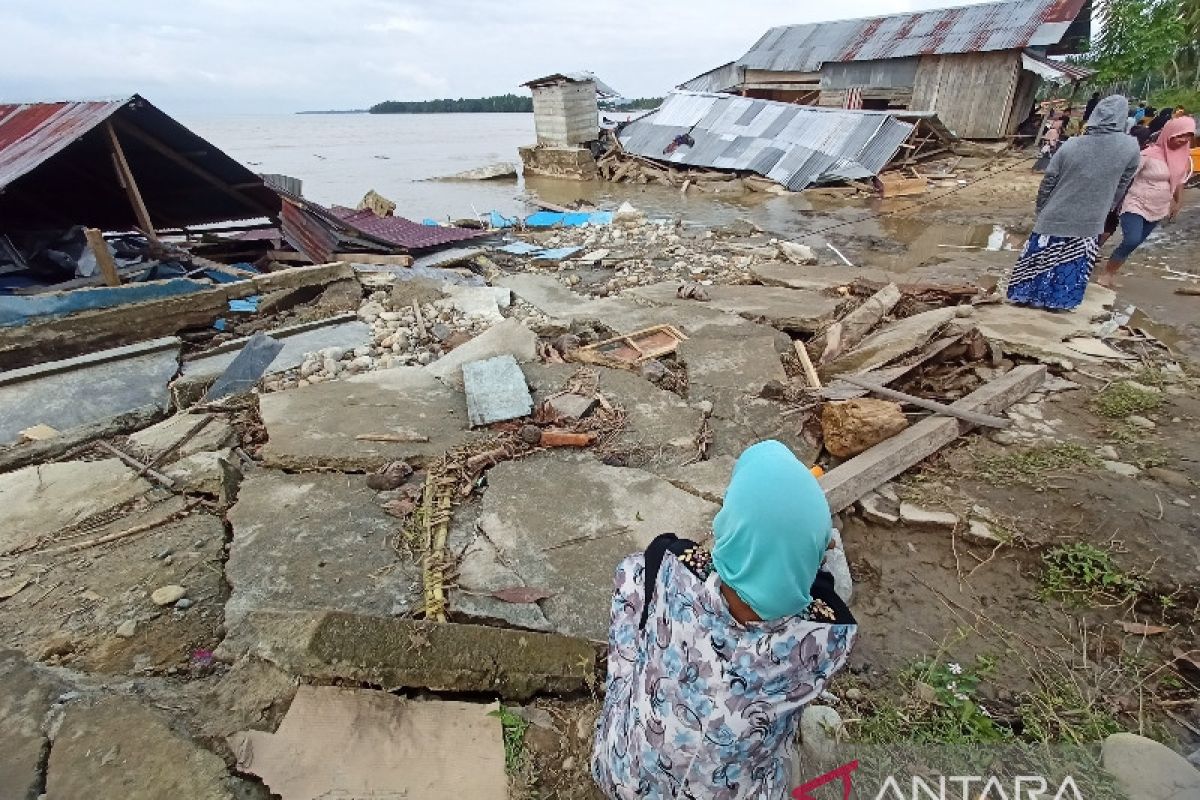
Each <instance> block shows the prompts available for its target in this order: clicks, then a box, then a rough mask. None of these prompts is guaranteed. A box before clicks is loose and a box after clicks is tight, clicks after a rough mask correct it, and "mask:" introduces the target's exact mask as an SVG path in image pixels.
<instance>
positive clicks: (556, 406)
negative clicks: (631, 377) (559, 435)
mask: <svg viewBox="0 0 1200 800" xmlns="http://www.w3.org/2000/svg"><path fill="white" fill-rule="evenodd" d="M649 363H652V364H657V363H658V362H657V361H652V362H649ZM642 377H645V375H643V376H642ZM647 380H648V379H647ZM547 402H548V403H549V404H550V408H551V409H552V410H553V411H554V413H555V414H557V415H558V416H559V418H561V419H582V418H583V417H585V416H587V415H588V414H590V413H592V410H593V409H595V407H596V405H597V400H596V398H595V397H585V396H583V395H581V394H573V393H568V394H560V395H556V396H554V397H551V398H549V399H548V401H547Z"/></svg>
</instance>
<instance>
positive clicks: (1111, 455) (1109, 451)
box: [1096, 444, 1121, 461]
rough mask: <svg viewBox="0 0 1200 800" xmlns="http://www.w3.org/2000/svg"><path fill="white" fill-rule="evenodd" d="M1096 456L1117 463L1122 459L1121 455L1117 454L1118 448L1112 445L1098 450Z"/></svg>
mask: <svg viewBox="0 0 1200 800" xmlns="http://www.w3.org/2000/svg"><path fill="white" fill-rule="evenodd" d="M1096 455H1098V456H1100V457H1101V458H1102V459H1104V460H1105V461H1117V460H1119V459H1120V458H1121V454H1120V453H1118V452H1117V448H1115V447H1113V446H1112V445H1111V444H1106V445H1103V446H1101V447H1097V448H1096Z"/></svg>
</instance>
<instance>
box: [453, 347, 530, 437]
mask: <svg viewBox="0 0 1200 800" xmlns="http://www.w3.org/2000/svg"><path fill="white" fill-rule="evenodd" d="M462 377H463V390H464V392H465V393H466V396H467V419H468V420H469V421H470V423H471V425H472V426H473V427H478V426H481V425H490V424H492V423H493V422H504V421H505V420H510V419H517V418H518V417H524V416H527V415H529V414H531V413H532V412H533V397H532V396H530V394H529V387H528V386H526V385H525V375H524V374H523V373H522V372H521V367H520V365H518V364H517V360H516V359H515V358H513V357H512V356H511V355H503V356H496V357H495V358H489V359H486V360H484V361H472V362H470V363H467V364H463V367H462Z"/></svg>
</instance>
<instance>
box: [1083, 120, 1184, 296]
mask: <svg viewBox="0 0 1200 800" xmlns="http://www.w3.org/2000/svg"><path fill="white" fill-rule="evenodd" d="M1195 135H1196V120H1194V119H1192V118H1191V117H1175V118H1174V119H1172V120H1170V121H1168V122H1167V123H1166V124H1165V125H1163V127H1162V130H1161V131H1159V134H1158V139H1157V141H1155V142H1154V143H1153V144H1151V145H1149V146H1148V147H1147V148H1146V149H1145V150H1143V151H1142V162H1141V164H1140V165H1139V166H1138V171H1137V174H1136V175H1134V178H1133V183H1131V184H1130V185H1129V192H1128V193H1126V195H1125V201H1124V202H1123V203H1122V204H1121V237H1122V238H1121V244H1119V245H1117V249H1116V250H1114V251H1113V254H1112V256H1111V257H1110V258H1109V260H1108V264H1107V265H1106V266H1105V267H1104V272H1103V273H1102V274H1101V275H1100V277H1099V278H1097V279H1096V282H1097V283H1099V284H1100V285H1101V286H1107V287H1108V288H1110V289H1113V288H1116V277H1117V270H1119V269H1120V268H1121V265H1122V264H1124V263H1125V261H1126V259H1128V258H1129V255H1130V253H1132V252H1133V251H1134V250H1136V249H1137V248H1138V246H1140V245H1141V243H1142V242H1144V241H1146V238H1147V237H1148V236H1150V234H1151V233H1152V232H1153V231H1154V229H1155V228H1156V227H1157V226H1158V223H1159V222H1161V221H1162V220H1164V219H1174V218H1175V215H1176V214H1178V213H1179V206H1180V203H1181V202H1182V200H1183V187H1184V185H1185V184H1186V183H1187V182H1188V178H1190V177H1191V174H1192V157H1191V153H1190V152H1189V149H1190V148H1191V146H1192V140H1193V139H1194V138H1195Z"/></svg>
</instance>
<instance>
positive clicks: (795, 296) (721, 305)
mask: <svg viewBox="0 0 1200 800" xmlns="http://www.w3.org/2000/svg"><path fill="white" fill-rule="evenodd" d="M678 288H679V284H678V282H672V281H666V282H663V283H656V284H653V285H651V286H641V287H637V288H634V289H629V290H628V291H626V293H625V294H627V295H632V296H634V297H637V298H640V299H642V300H646V301H647V302H650V303H653V304H655V305H679V304H689V305H691V304H694V301H692V300H684V299H680V298H679V296H678V295H677V293H676V290H677V289H678ZM705 291H706V292H707V293H708V296H709V301H710V304H711V306H712V307H713V308H716V309H719V310H721V311H725V312H727V313H730V314H738V315H739V316H742V317H745V318H747V319H751V320H759V319H761V320H765V321H767V322H768V323H770V324H771V325H773V326H774V327H776V328H780V329H781V330H785V331H794V332H798V333H815V332H816V331H817V330H819V329H821V328H822V327H824V326H825V325H827V324H828V323H830V322H832V321H833V316H834V313H835V312H836V311H837V307H838V305H839V303H840V300H839V299H838V298H835V297H827V296H825V295H822V294H819V293H816V292H807V291H798V290H795V289H785V288H781V287H777V286H707V287H705Z"/></svg>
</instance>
